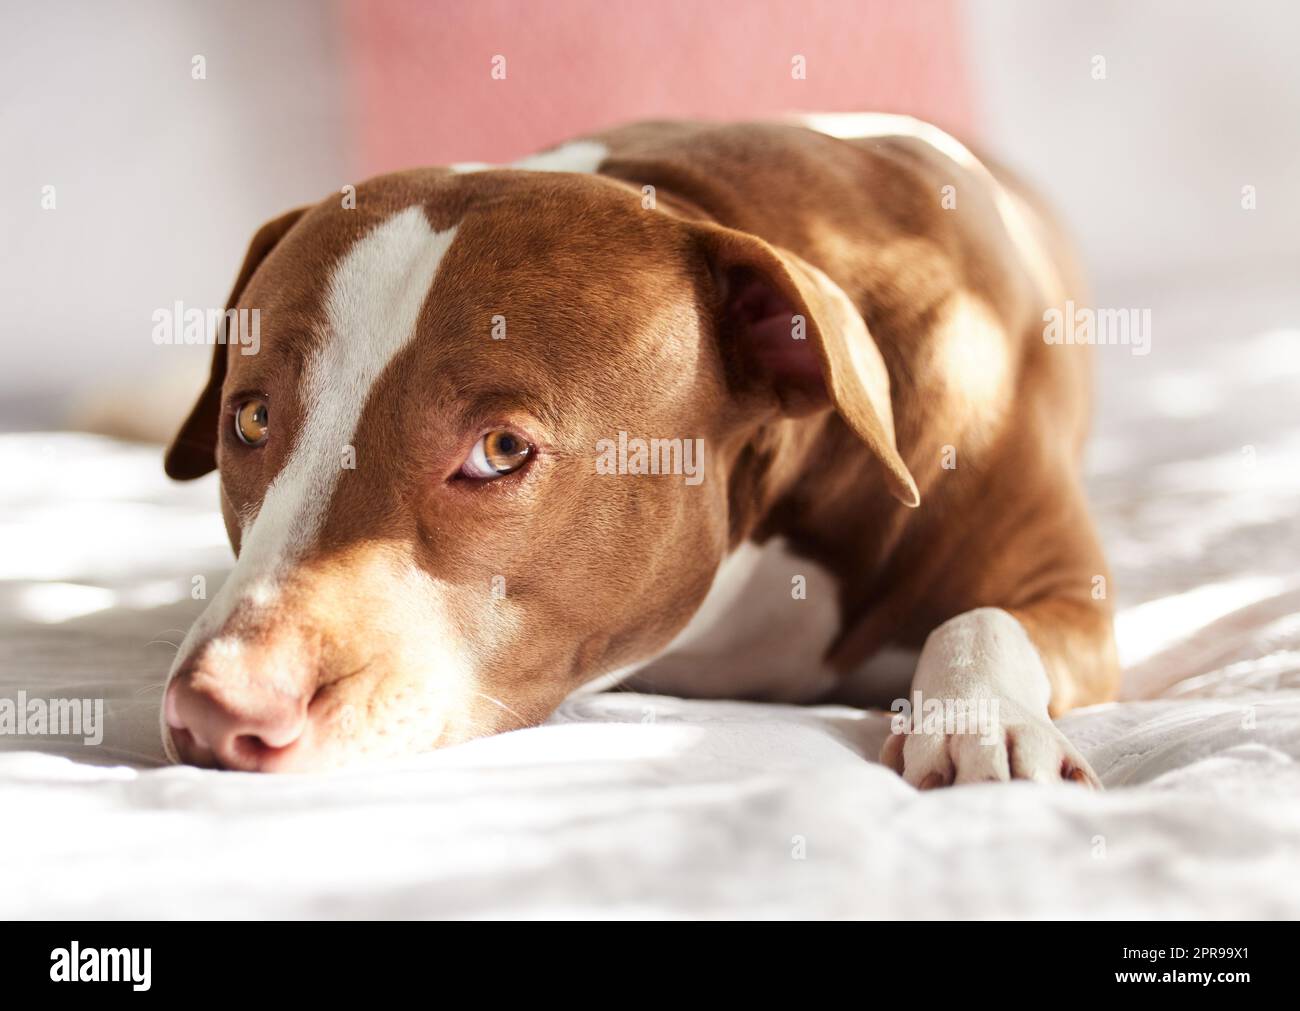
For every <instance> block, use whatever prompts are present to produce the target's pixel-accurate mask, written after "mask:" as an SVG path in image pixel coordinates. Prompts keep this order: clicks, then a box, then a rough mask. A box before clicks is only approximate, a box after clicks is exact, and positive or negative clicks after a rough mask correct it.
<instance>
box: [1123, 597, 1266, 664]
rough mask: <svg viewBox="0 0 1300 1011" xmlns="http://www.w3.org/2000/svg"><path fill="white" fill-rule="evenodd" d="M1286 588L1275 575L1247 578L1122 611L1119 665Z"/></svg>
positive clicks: (1150, 653) (1163, 647)
mask: <svg viewBox="0 0 1300 1011" xmlns="http://www.w3.org/2000/svg"><path fill="white" fill-rule="evenodd" d="M1286 586H1287V584H1286V581H1285V580H1284V579H1282V578H1281V577H1278V576H1251V577H1246V578H1244V579H1232V580H1228V581H1227V582H1222V583H1209V584H1207V585H1205V586H1198V587H1196V589H1194V590H1188V591H1187V592H1186V593H1178V594H1174V595H1173V596H1169V597H1161V598H1159V599H1157V600H1149V601H1147V602H1146V603H1143V604H1138V605H1137V606H1136V607H1128V608H1125V609H1124V610H1122V611H1120V613H1119V614H1118V615H1116V617H1115V637H1116V639H1117V641H1118V645H1119V660H1120V664H1121V665H1122V666H1124V667H1130V666H1132V665H1134V664H1137V663H1141V662H1142V661H1143V660H1147V659H1149V658H1151V657H1153V656H1155V655H1156V654H1157V653H1160V652H1162V651H1163V650H1166V649H1168V648H1169V647H1170V646H1173V645H1175V644H1176V643H1178V642H1181V641H1182V640H1183V639H1185V638H1187V637H1188V636H1190V635H1193V634H1194V633H1196V632H1198V631H1200V630H1201V629H1202V628H1204V627H1205V626H1206V625H1209V624H1210V623H1211V622H1214V621H1217V620H1218V619H1220V618H1222V617H1224V616H1225V615H1228V614H1231V613H1232V612H1233V611H1236V610H1239V609H1240V608H1243V607H1247V606H1249V605H1250V604H1255V603H1258V602H1259V601H1261V600H1265V599H1267V598H1268V597H1272V596H1276V595H1277V594H1278V593H1281V592H1282V591H1283V590H1285V589H1286Z"/></svg>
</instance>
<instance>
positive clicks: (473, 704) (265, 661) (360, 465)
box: [163, 170, 916, 770]
mask: <svg viewBox="0 0 1300 1011" xmlns="http://www.w3.org/2000/svg"><path fill="white" fill-rule="evenodd" d="M229 308H230V309H231V310H234V311H233V312H228V314H227V318H228V320H229V321H230V325H229V326H228V327H227V329H226V332H225V333H224V334H223V335H222V336H223V338H224V341H223V342H221V343H218V344H217V345H216V346H215V348H214V356H213V364H212V373H211V376H210V378H209V380H208V384H207V386H206V388H205V389H204V390H203V392H202V394H201V395H200V397H199V400H198V403H197V404H196V406H195V407H194V410H193V412H192V413H191V415H190V417H189V418H188V420H187V421H186V422H185V423H184V425H183V426H182V428H181V430H180V432H179V434H178V435H177V436H176V439H175V441H174V443H173V445H172V446H171V448H170V450H169V451H168V454H167V461H166V467H167V472H168V474H170V475H171V476H172V477H175V478H180V479H187V478H194V477H198V476H200V475H202V474H205V473H207V472H208V471H210V470H212V469H214V468H216V469H218V470H219V471H220V477H221V503H222V510H223V513H224V516H225V522H226V527H227V530H228V532H229V535H230V539H231V542H232V544H233V545H234V548H235V551H236V553H237V555H238V562H237V564H236V567H235V569H234V571H233V573H232V574H231V575H230V577H229V578H228V579H227V581H226V582H225V583H224V584H223V585H222V587H221V588H220V590H219V592H218V593H217V594H216V595H215V597H214V599H213V600H212V601H211V602H210V604H209V606H208V608H207V610H206V611H205V612H204V613H203V615H202V616H201V617H200V619H199V620H198V621H197V622H196V624H195V625H194V627H193V628H192V629H191V631H190V633H189V635H188V636H187V637H186V639H185V641H184V643H183V644H182V647H181V649H180V652H179V654H178V656H177V659H176V663H175V665H174V667H173V670H172V677H171V679H170V681H169V684H168V688H167V692H166V699H165V703H164V714H163V715H164V727H163V729H164V736H165V738H166V740H167V745H168V748H169V752H170V753H171V754H172V755H173V757H178V758H180V759H182V760H185V761H190V762H195V763H197V764H205V765H218V766H223V767H229V768H238V769H262V770H287V769H309V768H323V767H329V766H337V765H339V764H342V763H345V762H350V761H354V760H357V759H361V758H365V757H382V756H391V755H398V754H404V753H411V752H417V751H425V750H428V749H432V748H435V747H441V746H445V745H447V744H452V743H456V742H459V741H464V740H467V739H469V738H472V737H477V736H483V735H486V734H491V733H496V732H500V731H503V730H509V729H514V728H518V727H524V726H529V725H533V724H536V723H539V722H541V721H542V720H544V719H545V718H546V717H547V715H549V714H550V712H551V711H552V710H553V709H554V708H555V706H556V705H557V704H558V703H559V702H560V701H561V700H562V699H563V698H564V696H565V695H566V694H568V693H569V692H571V691H572V690H574V689H575V688H577V687H579V686H581V685H582V684H584V683H586V682H589V681H591V680H592V679H593V678H595V677H597V676H599V675H601V674H604V673H606V672H609V671H612V670H615V669H618V668H622V667H625V666H627V665H630V664H633V663H635V662H638V661H640V660H644V659H647V658H649V657H650V656H652V655H653V654H654V653H655V652H656V651H658V650H660V649H662V647H663V646H664V645H665V644H666V643H667V642H668V641H669V640H670V639H671V638H672V636H673V635H674V634H675V633H676V632H677V631H679V630H680V629H681V628H682V627H683V626H684V625H685V624H686V623H687V621H688V620H689V618H690V617H691V615H692V613H693V612H694V610H695V609H696V608H697V606H698V605H699V603H700V601H701V600H702V599H703V597H704V595H705V594H706V592H707V591H708V589H709V585H710V582H711V580H712V578H713V575H714V572H715V570H716V568H717V566H718V563H719V561H720V560H721V559H722V557H723V556H724V555H725V553H726V552H727V550H728V548H729V539H730V537H731V536H732V531H731V529H730V525H729V494H730V491H729V474H730V473H731V469H732V467H733V466H734V464H735V461H736V459H737V457H738V455H740V454H741V453H742V451H743V450H744V447H745V445H746V443H747V441H748V440H749V439H751V438H752V436H753V434H754V432H755V431H756V430H757V429H758V428H759V427H761V426H763V425H767V424H772V423H776V422H779V419H780V417H781V416H782V415H796V414H805V413H808V412H812V411H817V410H824V409H826V408H827V407H828V406H834V407H836V408H838V409H839V411H840V413H841V414H842V415H843V416H844V418H845V420H846V421H847V423H848V424H849V425H850V427H852V428H853V430H854V431H856V432H857V433H858V434H859V435H860V436H861V438H862V440H863V442H864V443H865V444H866V449H864V452H870V453H873V454H874V455H875V456H876V457H877V458H878V459H879V462H880V466H881V473H882V474H883V475H884V481H885V485H886V487H889V488H890V489H892V490H893V491H894V493H895V494H896V495H897V496H898V497H899V498H901V499H903V500H905V501H911V500H914V498H915V494H916V492H915V486H914V485H913V484H912V481H911V478H910V476H909V475H908V473H907V470H906V468H905V467H904V465H903V463H902V461H901V460H900V459H899V457H898V454H897V452H896V450H895V448H894V442H893V430H892V421H891V415H890V409H889V393H888V379H887V376H886V374H885V371H884V367H883V364H882V362H881V360H880V357H879V353H878V352H877V351H876V349H875V347H874V345H873V344H872V343H871V340H870V338H869V336H868V335H867V334H866V330H865V327H864V325H863V323H862V320H861V318H860V317H859V316H858V314H857V313H856V312H855V311H854V310H853V308H852V306H851V305H850V304H849V302H848V299H847V298H846V297H845V295H844V293H843V292H842V291H840V289H838V288H837V287H836V286H835V285H834V284H833V283H832V282H830V281H829V280H828V279H827V278H826V277H825V276H824V275H822V274H821V273H820V272H819V271H817V270H816V269H814V268H812V267H811V266H809V265H807V264H805V263H803V262H802V261H800V260H798V259H797V258H795V257H793V256H790V255H788V254H783V253H781V252H779V251H777V250H775V249H774V248H773V247H771V246H769V245H767V244H766V243H764V242H762V241H760V240H758V239H756V238H754V237H752V236H749V235H745V234H742V233H738V232H733V231H730V230H727V229H723V228H719V227H717V226H713V225H709V224H704V223H700V222H695V221H690V220H687V219H684V218H681V217H677V216H673V215H670V214H666V213H663V212H660V211H654V210H648V209H646V208H645V207H644V206H643V203H642V199H641V194H640V192H639V191H636V190H633V189H631V188H630V187H627V186H625V185H623V184H621V183H617V182H614V181H612V180H608V179H605V178H602V177H598V176H580V175H570V174H559V173H540V172H521V171H488V172H481V173H474V174H457V173H452V172H448V171H443V170H428V171H420V172H412V173H402V174H398V175H393V176H386V177H382V178H380V179H377V180H374V181H372V182H370V183H367V184H365V185H363V186H362V187H360V188H359V191H358V192H357V194H356V200H355V207H345V206H342V205H341V202H340V201H338V200H330V201H328V202H326V203H323V204H321V205H319V206H316V207H314V208H311V209H308V210H305V211H295V212H292V213H290V214H287V215H285V216H284V217H282V218H279V219H277V220H275V221H273V222H271V223H269V224H268V225H266V226H264V227H263V228H262V229H261V231H259V232H258V234H257V235H256V237H255V238H254V239H253V242H252V245H251V247H250V249H249V252H248V256H247V258H246V260H245V262H244V265H243V268H242V269H241V270H240V272H239V277H238V280H237V281H236V284H235V288H234V291H233V292H232V294H231V297H230V303H229ZM252 352H255V353H252Z"/></svg>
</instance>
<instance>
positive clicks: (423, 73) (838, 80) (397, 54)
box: [343, 0, 972, 175]
mask: <svg viewBox="0 0 1300 1011" xmlns="http://www.w3.org/2000/svg"><path fill="white" fill-rule="evenodd" d="M343 16H344V39H345V46H346V47H347V50H348V51H347V54H346V55H347V60H348V63H349V65H350V69H351V71H352V74H353V82H354V85H355V88H354V92H355V93H354V101H355V103H356V104H355V107H354V113H355V116H356V123H357V131H358V139H357V143H358V151H357V152H356V155H357V162H358V165H357V167H358V170H359V172H360V173H361V174H362V175H372V174H375V173H378V172H387V171H391V170H394V169H400V168H409V167H411V166H414V165H430V164H444V163H447V162H456V161H488V162H507V161H511V160H513V159H515V158H518V157H520V156H522V155H525V154H529V153H531V152H534V151H537V150H540V149H542V148H544V147H547V146H549V145H551V144H554V143H556V142H558V141H561V140H564V139H566V138H568V137H571V136H574V135H577V134H581V133H584V132H587V131H590V130H595V129H599V128H602V127H606V126H611V125H614V124H617V123H621V122H626V121H629V120H635V119H647V118H655V117H660V118H662V117H699V118H704V119H753V118H761V117H763V116H771V115H776V114H780V113H786V112H798V111H818V112H845V111H855V112H861V111H882V112H907V113H911V114H914V115H917V116H920V117H922V118H925V119H929V120H932V121H934V122H936V123H938V124H939V125H941V126H944V127H947V128H949V129H952V130H954V131H957V132H969V131H970V127H971V120H972V102H971V98H970V94H969V89H968V85H967V75H966V72H965V61H964V54H963V49H962V45H961V25H960V18H959V16H958V13H957V9H956V4H955V2H953V0H914V2H910V3H899V2H896V0H807V2H763V0H749V2H746V0H656V2H652V3H647V2H644V0H635V2H633V0H552V2H546V3H541V2H531V3H526V2H523V0H442V2H419V0H344V8H343ZM498 56H499V57H504V67H505V78H504V79H503V80H501V79H494V77H493V73H492V71H493V66H494V58H495V57H498ZM798 57H802V58H803V66H804V68H805V70H806V76H805V77H803V78H802V79H801V78H799V77H797V76H796V74H795V71H796V70H797V68H798V62H797V58H798ZM498 66H499V62H498Z"/></svg>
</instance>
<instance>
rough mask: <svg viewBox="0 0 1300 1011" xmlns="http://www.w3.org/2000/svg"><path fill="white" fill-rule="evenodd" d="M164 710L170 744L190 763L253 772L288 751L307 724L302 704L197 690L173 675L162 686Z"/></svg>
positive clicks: (280, 696) (286, 697)
mask: <svg viewBox="0 0 1300 1011" xmlns="http://www.w3.org/2000/svg"><path fill="white" fill-rule="evenodd" d="M164 712H165V714H166V718H167V725H168V727H169V728H170V730H169V732H170V733H171V738H172V744H173V745H174V746H175V748H176V751H177V753H178V754H179V755H180V757H181V759H182V760H184V761H186V762H189V763H190V764H192V765H203V766H218V767H220V768H223V769H236V770H242V771H245V772H256V771H259V770H261V769H264V768H266V767H267V766H268V765H269V764H271V763H273V762H274V761H275V759H276V758H277V756H281V755H282V754H283V753H284V752H285V751H286V750H288V749H289V748H291V747H292V746H293V745H294V744H295V743H296V742H297V741H298V740H299V739H300V738H301V737H302V736H303V731H304V730H305V729H306V726H307V700H306V699H305V698H304V697H301V696H295V695H292V694H284V693H281V692H275V691H254V692H249V691H241V692H239V693H238V694H236V693H234V692H230V691H225V692H221V691H217V690H215V689H208V688H201V687H196V686H195V684H194V679H193V678H192V677H190V676H187V675H181V676H177V677H176V678H174V679H173V680H172V683H171V684H170V685H168V686H167V698H166V701H165V709H164Z"/></svg>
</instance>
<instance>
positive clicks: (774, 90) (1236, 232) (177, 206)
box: [0, 0, 1300, 437]
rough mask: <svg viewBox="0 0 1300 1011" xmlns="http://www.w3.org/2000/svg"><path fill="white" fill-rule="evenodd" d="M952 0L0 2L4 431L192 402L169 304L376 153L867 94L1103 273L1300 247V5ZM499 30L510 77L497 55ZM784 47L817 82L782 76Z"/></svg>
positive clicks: (498, 150) (192, 365)
mask: <svg viewBox="0 0 1300 1011" xmlns="http://www.w3.org/2000/svg"><path fill="white" fill-rule="evenodd" d="M520 11H521V12H522V13H517V12H520ZM953 11H954V7H953V5H952V3H949V2H948V0H928V2H926V3H920V4H895V3H892V2H890V3H885V2H883V0H869V2H856V3H855V2H852V0H821V2H815V3H808V2H803V0H796V2H791V3H775V4H765V3H762V2H760V0H755V2H741V0H716V2H713V3H688V2H686V0H664V2H663V3H661V4H659V5H655V6H653V7H650V8H646V7H643V5H640V4H638V3H631V2H627V0H608V2H597V0H566V2H553V3H522V2H516V0H479V2H471V0H442V2H429V3H416V2H415V0H381V2H377V3H363V2H361V0H337V2H335V3H318V2H313V0H220V2H210V3H201V2H196V0H175V2H163V0H100V2H94V0H62V2H59V3H39V4H37V3H31V2H30V0H0V24H2V25H3V26H4V27H3V31H2V32H0V137H3V144H4V152H5V156H4V158H3V159H0V178H2V179H3V185H2V186H0V235H3V242H2V243H0V354H2V355H3V361H2V363H0V426H2V427H13V426H22V427H32V426H38V425H47V424H52V423H55V422H57V421H58V420H60V419H62V418H63V417H66V414H65V411H64V400H65V399H66V397H67V396H68V394H70V393H78V392H81V393H84V392H85V391H93V390H101V389H104V388H107V387H111V386H112V385H113V382H114V381H115V380H125V381H126V382H127V383H128V384H132V383H135V384H140V385H144V386H146V387H154V388H158V389H165V390H169V391H172V392H173V395H174V396H175V397H176V398H178V403H179V404H181V406H183V402H184V401H185V400H187V399H188V398H189V397H190V396H191V395H192V393H193V389H194V387H193V385H192V383H193V382H194V381H195V380H192V379H185V380H173V379H170V378H168V376H169V375H170V373H172V372H175V371H185V372H190V373H195V374H196V373H198V372H200V371H201V370H202V368H203V367H204V364H205V362H206V358H207V354H206V349H197V350H196V349H194V348H184V347H181V348H161V349H160V348H157V347H155V346H154V345H153V343H152V342H151V340H150V331H151V314H152V313H153V311H154V310H155V309H157V308H161V307H166V306H170V305H171V304H172V303H173V302H174V301H175V300H177V299H180V300H182V301H184V302H185V303H186V304H187V305H190V306H200V307H207V306H219V305H221V303H222V300H223V299H224V298H225V295H226V291H227V289H228V286H229V284H230V282H231V280H232V279H233V277H234V274H235V271H236V269H237V267H238V264H239V261H240V259H241V258H242V256H243V252H244V248H245V246H246V243H247V241H248V239H249V237H250V236H251V234H252V232H253V231H254V229H255V228H256V227H257V225H258V224H260V223H261V222H262V221H264V220H266V219H267V218H269V217H271V216H273V215H275V214H277V213H279V212H281V211H282V210H285V209H287V208H289V207H292V206H295V205H297V204H300V203H304V202H307V201H315V200H318V199H321V198H322V197H324V196H325V195H327V194H330V193H334V192H337V191H338V189H339V187H340V186H342V185H343V184H344V183H346V182H349V181H354V180H355V179H356V178H360V177H362V176H364V175H365V174H366V173H368V172H373V171H378V170H381V169H386V168H391V167H395V166H397V165H402V164H409V163H412V162H416V161H436V160H445V159H453V158H454V159H488V160H496V159H507V158H511V157H514V156H516V155H518V154H520V153H522V152H525V151H528V150H531V149H534V148H536V147H537V146H538V145H541V144H545V143H549V142H550V141H553V140H555V139H557V138H559V137H562V136H564V135H565V134H566V133H568V132H572V131H574V130H580V129H586V128H589V127H595V126H599V125H603V124H605V123H608V122H610V121H612V120H615V119H618V118H621V117H623V116H638V115H664V114H698V115H713V116H725V115H734V116H743V115H757V114H762V113H765V112H771V111H776V110H777V109H779V108H781V107H783V106H787V105H789V106H801V107H804V108H808V107H820V108H824V109H825V108H832V109H846V108H853V107H857V106H860V105H861V106H875V107H877V108H895V109H903V110H908V109H910V110H913V111H918V112H921V113H922V114H925V115H930V116H932V117H934V118H937V119H940V120H942V121H944V122H945V123H947V124H948V125H951V126H956V127H958V128H960V127H962V125H963V124H966V123H967V121H968V120H971V119H974V120H976V121H978V123H979V132H980V134H981V137H980V139H981V140H982V142H983V143H984V144H985V146H987V147H988V148H990V149H991V150H993V151H995V152H997V153H998V154H999V155H1001V156H1002V157H1003V158H1004V159H1005V160H1007V161H1009V162H1010V163H1011V164H1013V165H1014V166H1016V167H1018V168H1020V169H1021V170H1022V171H1023V172H1024V174H1026V175H1027V176H1028V177H1029V178H1030V179H1031V180H1032V181H1033V182H1034V183H1036V184H1037V185H1038V187H1039V188H1040V189H1042V190H1044V191H1045V192H1046V193H1047V194H1048V195H1049V196H1050V197H1051V198H1052V199H1053V200H1054V201H1055V202H1056V203H1057V204H1058V205H1059V206H1060V207H1061V208H1062V209H1063V211H1064V214H1065V217H1066V218H1067V221H1068V223H1069V225H1070V226H1071V227H1072V229H1073V230H1074V232H1075V233H1076V234H1077V235H1078V236H1079V237H1080V238H1081V240H1082V242H1083V245H1084V248H1085V252H1086V254H1087V258H1088V261H1089V265H1090V268H1091V271H1092V274H1093V276H1094V277H1095V278H1096V279H1097V280H1098V282H1099V284H1100V285H1102V286H1103V287H1104V286H1106V285H1111V284H1115V283H1119V282H1122V281H1125V280H1130V279H1133V278H1136V277H1142V276H1149V275H1150V276H1162V275H1167V274H1170V273H1171V272H1179V273H1181V274H1186V275H1188V276H1195V277H1198V278H1200V279H1202V280H1203V281H1204V283H1214V282H1215V280H1216V279H1217V278H1219V277H1221V276H1223V274H1224V272H1225V271H1228V272H1230V271H1236V272H1237V273H1238V275H1240V274H1241V273H1242V272H1243V271H1262V270H1265V269H1276V267H1277V263H1278V262H1279V260H1280V258H1281V257H1288V256H1290V257H1294V256H1296V255H1298V254H1300V187H1297V185H1296V180H1297V179H1300V140H1298V133H1300V129H1298V126H1297V124H1300V61H1298V60H1296V59H1295V56H1294V53H1295V51H1296V49H1297V48H1298V47H1300V4H1296V3H1292V2H1290V0H1244V2H1242V3H1237V4H1228V3H1217V2H1212V0H1170V2H1162V0H1052V2H1047V3H1038V2H1035V0H971V2H970V3H968V4H965V5H964V6H961V7H960V8H956V11H957V13H956V14H954V13H953ZM963 37H964V40H965V41H964V48H963V46H962V45H959V41H960V40H961V39H962V38H963ZM498 52H500V53H503V54H504V55H506V56H507V78H506V80H505V81H497V80H493V79H492V78H491V76H490V68H491V62H490V61H491V57H492V56H493V55H495V54H497V53H498ZM792 53H803V54H804V55H806V56H807V57H808V77H807V80H805V81H796V80H795V79H793V78H791V77H790V75H789V66H790V63H789V60H790V55H791V54H792ZM196 54H198V55H202V56H204V57H205V59H206V75H207V76H206V79H205V80H194V79H193V78H192V76H191V67H192V63H191V61H192V58H193V56H195V55H196ZM1096 56H1103V57H1104V58H1105V60H1106V76H1105V79H1104V80H1097V79H1095V78H1094V76H1093V68H1094V63H1093V59H1094V57H1096ZM963 77H970V78H972V83H971V84H969V85H963V84H961V83H960V82H961V81H962V80H963ZM972 108H974V110H975V115H973V116H972V114H971V110H972ZM46 185H53V186H54V187H55V194H56V202H57V207H56V209H55V210H53V211H48V210H43V209H42V208H41V199H42V187H44V186H46ZM1244 185H1252V186H1254V187H1256V194H1257V201H1258V207H1257V210H1255V211H1254V212H1244V211H1243V210H1242V208H1241V188H1242V186H1244ZM1143 304H1146V303H1143ZM177 410H179V407H178V408H177ZM160 437H166V433H160Z"/></svg>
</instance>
